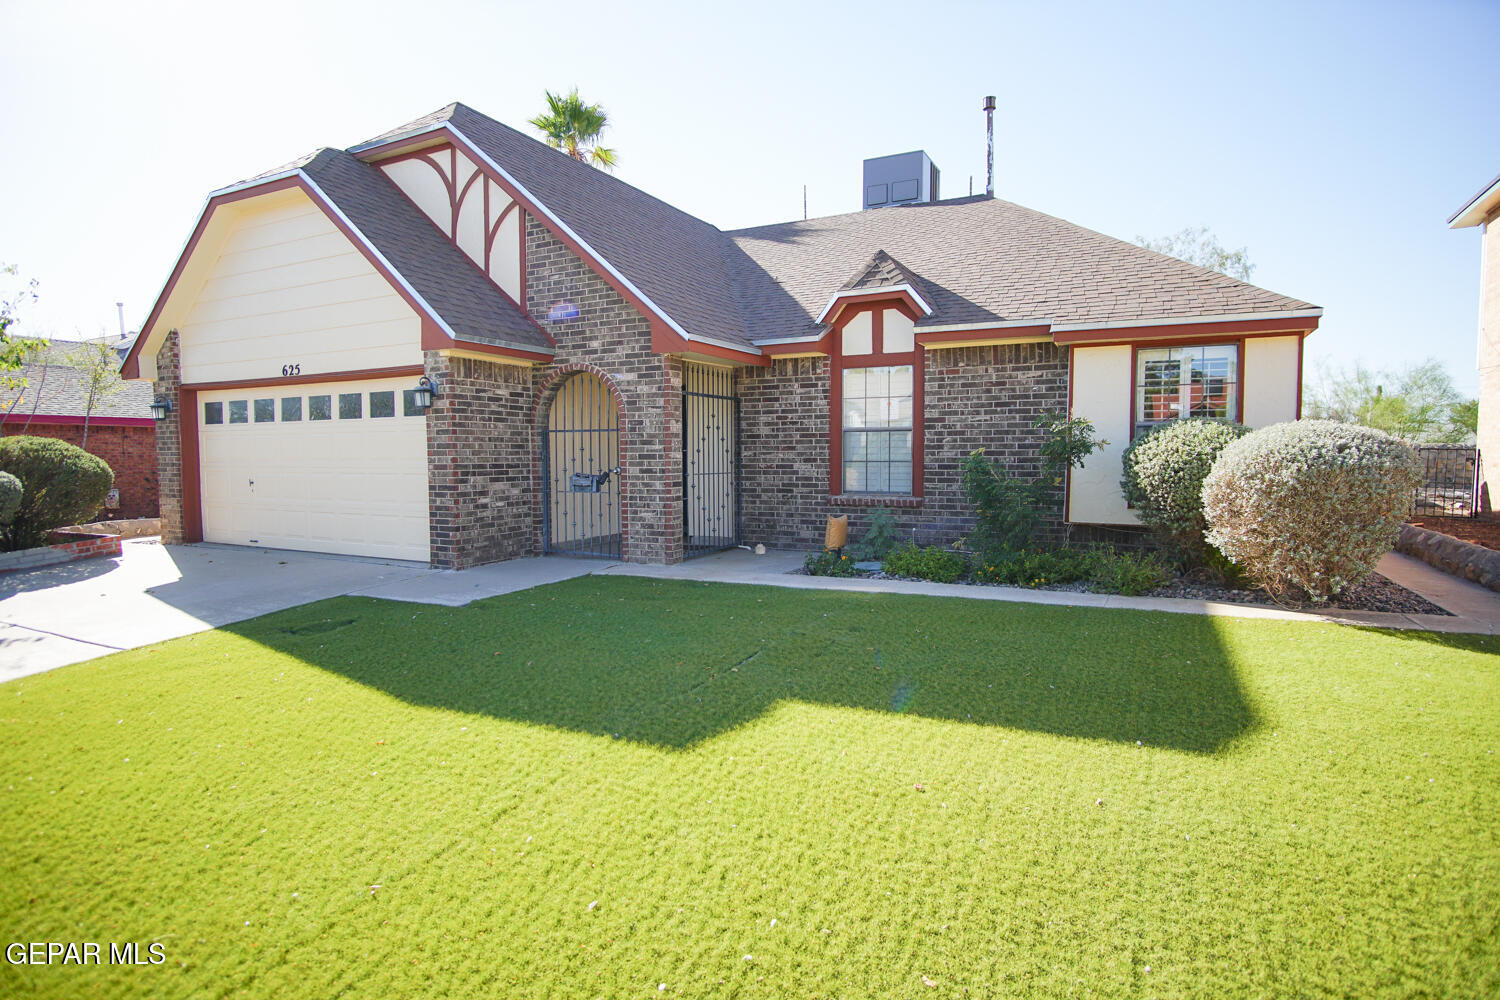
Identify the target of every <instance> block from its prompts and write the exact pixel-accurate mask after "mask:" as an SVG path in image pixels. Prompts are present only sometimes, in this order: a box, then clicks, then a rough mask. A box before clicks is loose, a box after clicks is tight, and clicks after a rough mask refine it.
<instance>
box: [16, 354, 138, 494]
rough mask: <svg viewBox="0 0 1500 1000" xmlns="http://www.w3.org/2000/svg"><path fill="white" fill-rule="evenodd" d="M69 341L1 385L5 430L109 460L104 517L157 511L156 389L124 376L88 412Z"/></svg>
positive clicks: (33, 357)
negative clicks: (20, 381) (13, 382)
mask: <svg viewBox="0 0 1500 1000" xmlns="http://www.w3.org/2000/svg"><path fill="white" fill-rule="evenodd" d="M70 347H71V345H69V344H67V343H65V342H62V341H58V342H55V343H53V344H51V345H50V346H46V347H43V348H41V349H40V350H39V351H38V352H36V353H35V354H32V355H31V357H30V360H29V361H28V362H27V363H26V364H25V365H23V366H22V367H21V368H20V370H18V371H15V372H11V373H9V374H10V375H11V376H13V377H16V378H24V379H25V380H26V382H25V385H23V386H22V387H21V388H19V389H7V388H4V387H0V434H5V435H14V434H30V435H33V436H35V437H51V438H59V439H61V440H63V441H67V442H68V443H69V444H76V445H83V430H84V421H85V419H87V421H88V445H87V447H88V450H89V451H90V452H92V453H93V454H95V455H98V456H99V457H100V458H102V459H104V461H106V462H108V463H109V467H110V468H111V469H113V470H114V473H115V488H114V491H113V492H112V493H111V494H110V498H109V502H108V503H107V504H106V506H105V509H104V510H102V511H100V513H99V516H100V517H112V518H134V517H156V516H157V488H156V487H157V455H156V421H155V420H152V419H151V387H150V386H149V385H146V384H144V383H141V382H126V383H125V384H124V385H122V386H120V388H119V389H118V390H117V391H116V392H114V393H111V394H110V395H108V396H105V397H104V398H103V399H101V400H99V401H97V402H96V403H95V405H94V410H93V413H92V414H89V413H88V386H87V384H86V382H85V379H84V376H83V373H81V372H80V371H79V370H78V369H77V368H74V367H73V366H72V364H70V363H69V361H68V351H69V348H70Z"/></svg>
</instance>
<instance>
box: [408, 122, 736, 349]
mask: <svg viewBox="0 0 1500 1000" xmlns="http://www.w3.org/2000/svg"><path fill="white" fill-rule="evenodd" d="M443 127H445V128H446V129H447V130H448V131H449V132H451V133H452V134H453V136H454V138H456V139H460V140H462V141H463V144H464V146H465V147H467V149H468V150H469V151H470V152H471V153H473V154H474V155H476V156H478V157H479V159H480V160H481V161H483V162H484V163H485V164H487V165H488V166H489V168H490V169H491V170H493V171H495V173H497V174H499V175H500V176H501V177H503V178H505V180H506V182H507V183H508V184H510V185H511V186H512V187H514V188H515V189H516V190H517V191H518V192H520V194H521V196H522V197H523V198H525V199H526V200H527V201H529V202H531V203H532V204H533V205H535V206H536V207H537V208H538V209H539V210H540V211H541V213H542V214H543V215H545V216H546V217H547V219H548V221H550V222H551V223H552V224H553V225H554V226H556V227H557V228H558V229H560V230H562V231H563V232H564V233H566V234H567V235H568V238H569V239H571V240H573V242H575V243H577V244H578V245H579V246H580V247H582V248H583V250H584V252H585V253H587V254H588V255H589V256H590V257H591V258H593V260H594V263H596V264H598V265H599V266H600V267H602V268H604V270H606V271H608V272H609V273H610V274H611V275H612V276H613V277H614V279H615V280H616V281H618V282H619V283H620V284H622V285H624V286H625V287H626V288H627V289H629V290H630V293H631V294H632V295H634V296H636V297H637V298H639V299H640V300H641V301H642V302H644V303H645V304H646V307H647V308H648V309H650V310H651V311H652V312H654V313H655V314H656V316H657V318H658V319H660V320H661V321H662V322H664V323H666V324H667V326H669V327H671V328H672V330H673V331H674V332H676V334H677V335H678V336H679V337H681V338H682V339H683V340H687V341H697V342H699V343H704V344H715V345H717V346H720V347H729V348H731V349H733V350H736V351H744V352H745V353H746V354H750V353H753V352H754V349H753V348H749V349H747V348H746V347H745V346H744V345H731V344H727V343H724V342H723V341H718V340H710V339H708V338H707V337H694V336H693V335H692V334H690V333H688V332H687V331H686V330H684V329H683V328H682V326H681V324H679V323H678V322H677V321H676V320H674V319H673V318H672V317H671V316H668V315H667V313H666V310H664V309H662V307H661V306H659V305H657V304H656V303H655V302H652V301H651V297H650V296H649V295H647V294H646V293H645V292H643V291H641V290H640V289H639V288H637V287H636V286H635V283H634V282H632V281H631V280H630V279H629V278H627V277H625V275H623V274H621V273H620V272H619V271H618V270H616V269H615V266H614V265H613V264H611V263H610V262H609V261H607V260H605V259H604V256H603V255H602V254H600V253H599V251H597V250H595V249H594V248H593V247H591V246H589V244H588V241H587V240H585V239H584V238H583V237H581V236H579V235H578V234H577V233H576V232H574V231H573V228H572V227H571V226H569V225H568V224H567V223H566V222H564V221H563V220H561V219H559V218H558V217H557V216H556V215H554V214H553V212H552V209H550V208H548V207H547V206H546V205H545V204H544V203H543V202H542V200H541V199H540V198H538V197H537V196H536V195H534V194H532V193H531V192H530V191H528V190H527V189H526V185H524V184H522V183H521V182H520V181H518V180H516V179H515V178H514V177H512V176H511V174H510V172H509V171H508V170H506V169H505V168H504V167H502V166H500V164H498V163H496V162H495V161H494V160H492V159H491V158H490V156H489V154H488V153H486V152H485V151H484V150H483V149H480V148H479V145H478V144H477V143H474V142H472V141H470V139H469V137H468V136H466V135H464V134H463V131H462V130H460V129H459V128H458V127H457V126H455V125H454V124H453V123H452V122H444V123H443ZM413 134H414V135H415V134H418V133H413ZM403 138H404V137H403Z"/></svg>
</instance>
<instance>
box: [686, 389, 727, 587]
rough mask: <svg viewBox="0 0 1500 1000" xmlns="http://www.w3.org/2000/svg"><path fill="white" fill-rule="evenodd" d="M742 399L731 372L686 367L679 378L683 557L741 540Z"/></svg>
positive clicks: (723, 547)
mask: <svg viewBox="0 0 1500 1000" xmlns="http://www.w3.org/2000/svg"><path fill="white" fill-rule="evenodd" d="M739 464H740V401H739V400H738V399H736V398H735V395H734V371H733V369H729V368H712V367H709V366H707V365H693V364H689V365H687V366H685V368H684V370H683V379H682V530H683V544H682V554H683V557H684V558H686V559H691V558H693V557H694V556H701V555H707V554H708V553H710V552H717V551H719V550H720V549H727V548H732V547H733V546H735V545H738V544H739V542H740V476H739Z"/></svg>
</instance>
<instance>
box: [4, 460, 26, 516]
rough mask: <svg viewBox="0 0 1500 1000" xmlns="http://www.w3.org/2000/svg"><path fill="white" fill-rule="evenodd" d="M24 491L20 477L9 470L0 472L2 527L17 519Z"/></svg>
mask: <svg viewBox="0 0 1500 1000" xmlns="http://www.w3.org/2000/svg"><path fill="white" fill-rule="evenodd" d="M24 492H25V490H24V489H23V488H22V486H21V481H20V480H19V479H17V478H16V477H15V476H12V475H11V474H10V473H9V472H0V528H4V527H5V526H6V525H8V524H10V522H12V521H14V520H15V519H16V513H17V512H18V511H20V509H21V496H22V494H23V493H24Z"/></svg>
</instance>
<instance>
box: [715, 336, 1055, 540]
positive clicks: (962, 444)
mask: <svg viewBox="0 0 1500 1000" xmlns="http://www.w3.org/2000/svg"><path fill="white" fill-rule="evenodd" d="M922 360H923V363H924V364H925V365H926V367H925V369H924V371H923V376H924V383H923V388H924V394H925V413H926V416H925V421H926V434H925V441H926V449H925V456H924V463H923V467H924V475H923V479H924V483H925V488H924V494H925V495H924V499H923V501H922V503H921V505H920V506H918V507H893V508H891V511H892V513H893V515H894V516H895V518H896V521H897V523H898V524H899V525H900V528H901V530H902V532H903V533H905V534H906V535H907V537H915V539H916V540H917V541H918V542H920V543H921V544H924V545H927V544H946V543H948V542H952V541H954V540H956V539H958V538H960V537H962V536H963V535H965V534H967V533H968V532H969V531H970V530H971V529H972V527H973V523H974V521H973V517H972V515H971V514H970V512H969V508H968V504H967V502H966V501H965V499H964V495H963V487H962V475H963V473H962V467H961V466H962V462H963V460H964V459H965V458H966V457H967V456H968V454H969V453H970V452H972V451H974V450H975V449H976V448H984V449H985V453H986V454H987V455H988V456H989V457H990V458H992V459H997V460H1000V461H1002V462H1004V463H1005V464H1006V465H1007V467H1009V468H1010V469H1011V470H1012V471H1013V472H1014V473H1015V474H1017V475H1021V476H1025V477H1028V478H1030V477H1034V476H1036V475H1038V474H1039V472H1040V464H1039V460H1038V456H1037V448H1038V446H1039V445H1040V443H1041V433H1040V432H1039V431H1037V430H1036V428H1035V427H1034V426H1033V425H1034V424H1035V422H1036V420H1037V418H1039V417H1040V416H1041V415H1042V414H1044V413H1048V412H1063V411H1065V410H1066V409H1067V405H1068V356H1067V348H1065V347H1058V346H1057V345H1054V344H1012V345H1003V346H994V347H964V348H953V349H948V350H935V351H928V350H923V351H922ZM739 394H740V399H741V404H740V405H741V435H742V449H743V451H742V454H743V459H742V461H743V465H742V474H743V477H744V482H743V490H742V493H743V496H744V506H745V510H744V524H745V532H744V534H745V541H746V542H748V543H750V544H754V543H757V542H764V543H765V544H766V545H770V546H773V547H782V548H814V547H818V546H821V544H822V539H823V527H824V523H825V521H826V519H827V517H828V515H829V514H848V515H849V524H850V530H851V535H853V536H854V537H856V538H857V537H858V536H859V534H860V533H861V532H862V531H863V530H864V528H865V526H866V525H867V524H868V523H869V517H870V514H871V513H872V512H873V510H874V508H876V507H879V506H881V501H880V500H879V499H874V498H872V499H871V500H869V501H868V505H866V504H865V503H860V504H859V505H850V504H849V502H848V500H847V499H846V500H844V501H843V502H837V501H831V499H830V497H829V495H828V473H829V469H828V359H827V358H796V359H788V360H782V361H777V362H775V363H774V364H773V365H772V366H771V367H769V368H765V369H759V370H750V371H746V372H744V373H742V375H741V377H740V380H739ZM1042 520H1043V529H1042V530H1043V534H1044V536H1046V537H1048V538H1050V539H1052V540H1055V541H1060V540H1062V538H1063V537H1064V535H1065V528H1064V525H1063V523H1062V494H1061V491H1060V490H1059V491H1058V492H1057V494H1056V495H1055V497H1054V499H1053V502H1052V503H1050V504H1049V505H1048V506H1047V508H1046V509H1045V510H1044V511H1043V512H1042ZM1076 530H1077V529H1076V528H1075V531H1076Z"/></svg>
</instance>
